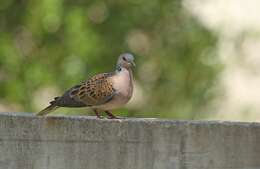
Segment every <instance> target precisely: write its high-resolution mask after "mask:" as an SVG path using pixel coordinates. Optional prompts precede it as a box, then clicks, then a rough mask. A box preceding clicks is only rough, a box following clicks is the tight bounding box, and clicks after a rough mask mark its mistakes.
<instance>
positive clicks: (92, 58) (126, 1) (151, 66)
mask: <svg viewBox="0 0 260 169" xmlns="http://www.w3.org/2000/svg"><path fill="white" fill-rule="evenodd" d="M216 42H217V37H216V36H214V34H212V33H211V32H210V31H208V30H207V29H206V28H205V27H204V26H203V25H202V24H200V22H198V21H197V19H196V18H194V17H193V16H192V15H191V14H190V13H189V11H187V10H186V9H185V8H183V5H182V1H181V0H164V1H161V0H153V1H148V0H135V1H130V0H107V1H96V0H89V1H84V0H74V1H73V0H42V1H35V0H27V1H25V0H20V1H18V0H4V1H1V6H0V111H24V112H36V111H39V110H40V109H42V108H44V107H45V106H47V105H48V102H49V101H50V100H51V99H52V97H54V96H56V95H61V94H62V93H63V92H64V91H65V90H66V89H68V88H70V87H71V86H73V85H75V84H77V83H79V82H81V81H83V80H85V79H87V78H88V77H90V76H92V75H94V74H96V73H101V72H109V71H113V70H114V69H115V63H116V59H117V57H118V55H119V54H120V53H123V52H131V53H133V54H134V55H135V58H136V63H137V67H136V68H135V70H134V75H135V85H136V90H135V93H134V97H133V99H132V100H131V103H130V104H129V105H128V106H127V108H123V109H121V110H118V111H117V113H116V114H117V115H124V116H135V117H163V118H176V119H194V118H196V119H198V118H204V117H206V116H207V115H208V112H209V109H210V108H211V105H212V101H213V100H214V97H215V96H216V93H217V90H218V89H217V88H216V87H214V86H215V85H214V84H215V83H216V81H217V79H218V74H219V72H220V68H221V66H220V64H218V60H217V56H216V54H215V52H214V49H215V47H216ZM61 113H68V114H92V113H91V111H89V110H86V109H79V110H76V109H75V110H74V109H64V108H62V109H59V110H57V111H56V112H55V113H54V114H61Z"/></svg>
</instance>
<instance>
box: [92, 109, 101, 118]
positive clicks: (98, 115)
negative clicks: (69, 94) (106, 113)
mask: <svg viewBox="0 0 260 169" xmlns="http://www.w3.org/2000/svg"><path fill="white" fill-rule="evenodd" d="M93 111H94V112H95V113H96V116H97V118H99V119H101V116H100V113H99V112H98V111H97V109H93Z"/></svg>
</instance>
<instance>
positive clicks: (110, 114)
mask: <svg viewBox="0 0 260 169" xmlns="http://www.w3.org/2000/svg"><path fill="white" fill-rule="evenodd" d="M105 113H106V114H107V115H108V118H109V119H119V118H118V117H116V116H115V115H113V114H112V112H110V111H105Z"/></svg>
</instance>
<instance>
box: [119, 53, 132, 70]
mask: <svg viewBox="0 0 260 169" xmlns="http://www.w3.org/2000/svg"><path fill="white" fill-rule="evenodd" d="M134 66H135V62H134V56H133V55H132V54H130V53H123V54H121V55H120V56H119V57H118V60H117V68H118V67H124V68H126V69H130V68H132V67H134Z"/></svg>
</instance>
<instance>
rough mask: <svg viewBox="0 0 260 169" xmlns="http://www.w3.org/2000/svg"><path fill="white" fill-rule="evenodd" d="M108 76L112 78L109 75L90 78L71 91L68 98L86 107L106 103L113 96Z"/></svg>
mask: <svg viewBox="0 0 260 169" xmlns="http://www.w3.org/2000/svg"><path fill="white" fill-rule="evenodd" d="M110 76H112V74H111V73H103V74H98V75H96V76H94V77H92V78H90V79H89V80H88V81H86V82H83V83H82V84H80V85H79V86H78V87H77V88H75V89H73V90H71V92H70V97H71V98H73V99H74V100H77V101H79V102H82V103H85V104H86V105H88V106H96V105H100V104H104V103H106V102H107V101H109V100H110V99H112V97H113V96H114V94H115V90H114V89H113V85H112V83H111V81H110V79H109V77H110Z"/></svg>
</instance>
